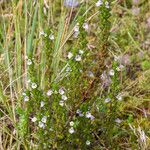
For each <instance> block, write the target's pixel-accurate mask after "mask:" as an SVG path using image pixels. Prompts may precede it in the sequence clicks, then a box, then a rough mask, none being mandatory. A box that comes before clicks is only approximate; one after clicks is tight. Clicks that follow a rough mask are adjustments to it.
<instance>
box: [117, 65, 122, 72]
mask: <svg viewBox="0 0 150 150" xmlns="http://www.w3.org/2000/svg"><path fill="white" fill-rule="evenodd" d="M123 69H124V66H123V65H119V66H118V67H117V68H116V70H117V71H122V70H123Z"/></svg>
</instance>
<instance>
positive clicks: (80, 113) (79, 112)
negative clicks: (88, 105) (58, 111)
mask: <svg viewBox="0 0 150 150" xmlns="http://www.w3.org/2000/svg"><path fill="white" fill-rule="evenodd" d="M76 113H77V114H78V115H79V116H80V117H83V116H84V115H83V114H82V111H81V110H79V109H78V110H77V111H76Z"/></svg>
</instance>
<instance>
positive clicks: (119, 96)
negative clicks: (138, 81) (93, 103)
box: [116, 93, 122, 101]
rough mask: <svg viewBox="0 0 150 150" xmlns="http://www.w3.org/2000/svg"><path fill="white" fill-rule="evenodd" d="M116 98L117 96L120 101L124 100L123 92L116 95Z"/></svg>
mask: <svg viewBox="0 0 150 150" xmlns="http://www.w3.org/2000/svg"><path fill="white" fill-rule="evenodd" d="M116 98H117V100H118V101H122V94H121V93H120V94H118V95H117V96H116Z"/></svg>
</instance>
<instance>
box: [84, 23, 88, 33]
mask: <svg viewBox="0 0 150 150" xmlns="http://www.w3.org/2000/svg"><path fill="white" fill-rule="evenodd" d="M83 28H84V29H85V30H86V31H87V30H88V29H89V25H88V24H87V23H84V24H83Z"/></svg>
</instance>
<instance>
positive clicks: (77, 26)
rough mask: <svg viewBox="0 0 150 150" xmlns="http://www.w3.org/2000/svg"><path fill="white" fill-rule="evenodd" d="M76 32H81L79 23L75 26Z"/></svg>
mask: <svg viewBox="0 0 150 150" xmlns="http://www.w3.org/2000/svg"><path fill="white" fill-rule="evenodd" d="M74 32H79V23H77V24H76V25H75V27H74Z"/></svg>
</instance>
